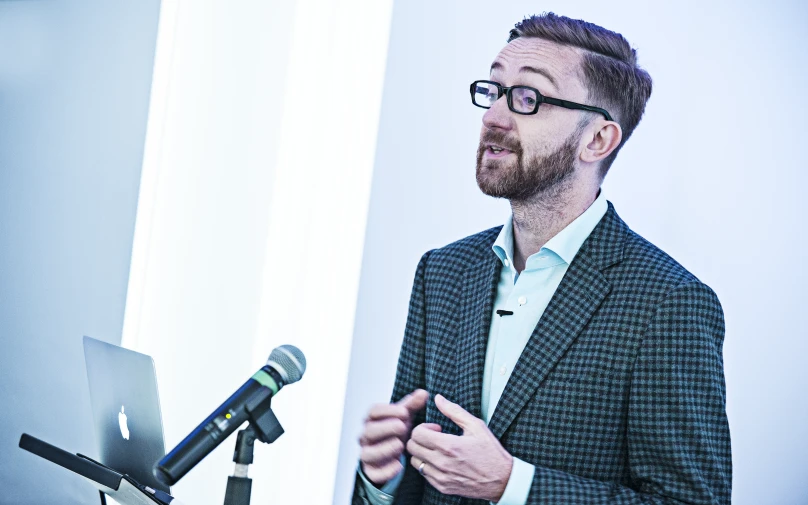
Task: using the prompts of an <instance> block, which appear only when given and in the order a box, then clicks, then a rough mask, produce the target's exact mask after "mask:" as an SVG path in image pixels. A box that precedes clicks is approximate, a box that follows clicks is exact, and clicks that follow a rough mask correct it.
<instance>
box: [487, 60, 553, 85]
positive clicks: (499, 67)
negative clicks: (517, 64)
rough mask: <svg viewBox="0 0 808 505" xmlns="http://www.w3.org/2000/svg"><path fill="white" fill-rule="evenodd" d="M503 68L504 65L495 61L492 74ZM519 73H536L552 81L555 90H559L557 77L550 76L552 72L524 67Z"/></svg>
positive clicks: (492, 65)
mask: <svg viewBox="0 0 808 505" xmlns="http://www.w3.org/2000/svg"><path fill="white" fill-rule="evenodd" d="M502 68H503V67H502V64H501V63H499V62H497V61H495V62H494V63H492V64H491V72H493V71H494V70H502ZM519 71H520V72H531V73H534V74H539V75H542V76H544V77H546V78H547V80H548V81H550V84H552V85H553V87H555V89H558V81H556V79H555V77H553V76H552V74H550V72H548V71H547V70H545V69H543V68H537V67H531V66H524V67H522V68H520V69H519Z"/></svg>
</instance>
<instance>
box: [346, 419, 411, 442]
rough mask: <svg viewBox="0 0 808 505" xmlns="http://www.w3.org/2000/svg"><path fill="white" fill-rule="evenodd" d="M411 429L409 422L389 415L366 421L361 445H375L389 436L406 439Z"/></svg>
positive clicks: (360, 439)
mask: <svg viewBox="0 0 808 505" xmlns="http://www.w3.org/2000/svg"><path fill="white" fill-rule="evenodd" d="M409 431H410V426H409V423H406V422H404V421H402V420H401V419H398V418H396V417H388V418H385V419H379V420H374V421H368V422H367V423H365V430H364V431H363V432H362V436H361V437H360V438H359V445H361V446H365V445H373V444H375V443H378V442H381V441H382V440H386V439H388V438H400V439H402V440H404V439H405V438H406V437H407V434H408V433H409Z"/></svg>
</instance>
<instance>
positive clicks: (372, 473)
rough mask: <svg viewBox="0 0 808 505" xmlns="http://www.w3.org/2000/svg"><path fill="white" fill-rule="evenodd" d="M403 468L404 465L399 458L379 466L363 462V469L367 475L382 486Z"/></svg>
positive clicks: (377, 484) (378, 485)
mask: <svg viewBox="0 0 808 505" xmlns="http://www.w3.org/2000/svg"><path fill="white" fill-rule="evenodd" d="M403 469H404V467H403V466H401V461H400V460H398V459H396V460H393V461H390V462H388V463H387V464H385V465H381V466H379V467H376V466H373V465H371V464H368V463H362V471H363V472H365V476H366V477H367V478H368V479H369V480H370V481H371V482H373V483H374V484H375V485H376V486H377V487H381V486H383V485H384V484H386V483H387V482H389V481H390V480H392V479H393V477H395V476H396V475H398V474H399V472H401V470H403Z"/></svg>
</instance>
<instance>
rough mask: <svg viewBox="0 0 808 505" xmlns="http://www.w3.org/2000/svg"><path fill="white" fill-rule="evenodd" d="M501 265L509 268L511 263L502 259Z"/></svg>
mask: <svg viewBox="0 0 808 505" xmlns="http://www.w3.org/2000/svg"><path fill="white" fill-rule="evenodd" d="M502 264H503V265H505V266H506V267H509V266H511V262H510V261H508V260H507V258H506V259H504V260H502Z"/></svg>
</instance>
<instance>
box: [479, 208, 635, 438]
mask: <svg viewBox="0 0 808 505" xmlns="http://www.w3.org/2000/svg"><path fill="white" fill-rule="evenodd" d="M623 227H625V224H624V223H622V221H621V220H620V219H619V218H618V217H617V214H616V213H615V212H614V208H613V207H612V205H611V204H609V210H608V211H607V213H606V215H605V216H604V218H603V219H602V220H601V222H600V223H599V224H598V226H597V227H595V230H593V232H592V234H591V235H590V236H589V238H588V239H587V240H586V242H584V245H583V246H582V247H581V249H580V250H579V252H578V254H577V255H576V257H575V259H574V260H573V261H572V264H571V265H570V266H569V268H568V269H567V273H566V274H565V275H564V279H563V280H562V281H561V284H559V286H558V289H556V292H555V294H554V295H553V297H552V299H551V300H550V303H549V305H548V306H547V309H546V310H545V311H544V314H543V315H542V317H541V319H540V320H539V322H538V324H537V325H536V328H535V329H534V330H533V333H532V334H531V337H530V340H528V342H527V344H526V345H525V349H524V350H523V351H522V354H521V356H520V357H519V360H518V361H517V362H516V366H515V367H514V369H513V372H512V373H511V377H510V379H509V380H508V384H507V386H506V387H505V391H503V393H502V397H501V398H500V400H499V403H498V404H497V406H496V409H495V410H494V414H493V416H492V417H491V421H490V422H489V424H488V427H489V429H490V430H491V431H492V432H493V433H494V435H495V436H496V437H497V438H500V437H502V435H503V434H504V433H505V431H506V430H507V429H508V427H509V426H510V425H511V423H512V422H513V420H514V418H515V417H516V415H517V414H518V413H519V412H520V411H521V410H522V408H523V407H524V406H525V404H526V403H527V401H528V400H529V399H530V398H531V397H532V396H533V394H534V393H535V392H536V389H537V388H538V387H539V385H540V384H541V383H542V381H543V380H544V379H545V378H546V377H547V375H548V374H549V373H550V372H551V371H552V369H553V367H554V366H555V365H556V363H557V362H558V360H559V359H561V357H562V356H563V355H564V353H565V352H566V350H567V349H568V348H569V346H570V345H572V343H573V342H574V341H575V339H576V338H577V337H578V335H579V334H580V332H581V331H582V330H583V329H584V327H585V326H586V324H587V323H588V322H589V319H590V318H591V317H592V315H593V314H594V313H595V311H597V309H598V307H599V306H600V304H601V303H602V302H603V299H604V298H605V297H606V295H607V294H608V293H609V291H610V290H611V285H610V284H609V282H608V281H607V280H606V277H605V276H604V275H603V274H602V273H601V270H602V269H603V268H605V267H606V266H608V265H610V264H614V263H615V262H616V261H619V259H620V256H621V254H622V236H623V234H622V231H623ZM489 318H490V316H489ZM484 352H485V349H483V353H484ZM483 359H484V358H483Z"/></svg>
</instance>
